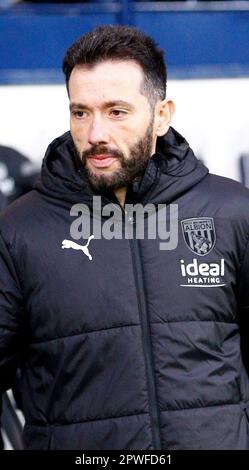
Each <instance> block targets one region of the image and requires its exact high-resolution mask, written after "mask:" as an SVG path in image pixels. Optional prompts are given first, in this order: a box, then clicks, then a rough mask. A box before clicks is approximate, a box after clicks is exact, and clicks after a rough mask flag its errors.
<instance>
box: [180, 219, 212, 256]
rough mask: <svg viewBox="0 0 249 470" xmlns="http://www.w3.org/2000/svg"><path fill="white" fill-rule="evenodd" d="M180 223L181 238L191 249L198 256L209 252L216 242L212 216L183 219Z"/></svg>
mask: <svg viewBox="0 0 249 470" xmlns="http://www.w3.org/2000/svg"><path fill="white" fill-rule="evenodd" d="M181 225H182V233H183V238H184V240H185V242H186V244H187V246H188V247H189V248H190V250H191V251H193V252H194V253H197V254H198V255H200V256H205V255H207V254H208V253H210V251H211V250H212V249H213V247H214V245H215V242H216V234H215V228H214V220H213V218H212V217H201V218H192V219H185V220H182V221H181Z"/></svg>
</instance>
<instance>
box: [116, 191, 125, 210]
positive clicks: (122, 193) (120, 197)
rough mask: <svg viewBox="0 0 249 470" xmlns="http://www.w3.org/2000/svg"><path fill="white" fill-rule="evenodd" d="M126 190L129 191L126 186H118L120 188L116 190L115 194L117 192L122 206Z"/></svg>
mask: <svg viewBox="0 0 249 470" xmlns="http://www.w3.org/2000/svg"><path fill="white" fill-rule="evenodd" d="M126 191H127V188H126V187H124V188H118V189H115V190H114V194H115V196H116V198H117V199H118V202H119V204H120V205H121V206H122V207H124V203H125V196H126Z"/></svg>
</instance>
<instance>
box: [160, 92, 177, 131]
mask: <svg viewBox="0 0 249 470" xmlns="http://www.w3.org/2000/svg"><path fill="white" fill-rule="evenodd" d="M174 112H175V105H174V102H173V101H172V100H166V99H165V100H163V101H158V103H157V104H156V107H155V134H156V136H158V137H159V136H162V135H164V134H166V132H167V131H168V129H169V126H170V122H171V119H172V117H173V115H174Z"/></svg>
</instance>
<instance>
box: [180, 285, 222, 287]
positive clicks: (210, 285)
mask: <svg viewBox="0 0 249 470" xmlns="http://www.w3.org/2000/svg"><path fill="white" fill-rule="evenodd" d="M223 286H226V284H215V285H209V286H205V285H203V284H200V285H196V286H194V285H193V284H180V287H223Z"/></svg>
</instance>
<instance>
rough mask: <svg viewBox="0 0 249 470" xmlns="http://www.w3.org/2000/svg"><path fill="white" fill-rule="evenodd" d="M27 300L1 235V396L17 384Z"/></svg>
mask: <svg viewBox="0 0 249 470" xmlns="http://www.w3.org/2000/svg"><path fill="white" fill-rule="evenodd" d="M22 318H23V299H22V294H21V288H20V285H19V281H18V277H17V274H16V270H15V267H14V264H13V261H12V259H11V256H10V254H9V252H8V249H7V247H6V245H5V243H4V240H3V238H2V237H1V235H0V396H1V394H2V393H3V392H4V391H5V390H7V389H8V388H10V387H11V386H12V384H13V382H14V379H15V374H16V369H17V366H18V364H19V360H20V357H21V351H22V345H23V337H24V335H23V331H24V328H23V320H22Z"/></svg>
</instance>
